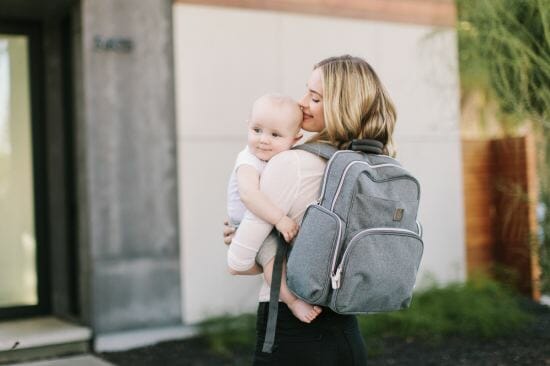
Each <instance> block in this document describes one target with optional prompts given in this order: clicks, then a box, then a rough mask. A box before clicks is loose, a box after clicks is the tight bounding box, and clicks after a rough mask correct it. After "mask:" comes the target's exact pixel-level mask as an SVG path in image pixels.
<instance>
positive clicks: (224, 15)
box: [173, 5, 281, 137]
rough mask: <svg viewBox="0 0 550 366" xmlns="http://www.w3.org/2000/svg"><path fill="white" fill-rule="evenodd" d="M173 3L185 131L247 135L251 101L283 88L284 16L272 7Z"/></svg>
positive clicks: (181, 131) (179, 97)
mask: <svg viewBox="0 0 550 366" xmlns="http://www.w3.org/2000/svg"><path fill="white" fill-rule="evenodd" d="M253 13H254V14H253V15H251V14H250V11H247V12H245V11H241V10H239V9H228V8H216V7H202V6H193V5H176V6H174V12H173V14H174V15H173V16H174V34H175V44H174V46H175V50H174V52H175V60H176V78H177V80H176V85H177V88H176V99H177V102H176V111H177V115H178V118H179V121H180V123H181V124H180V126H179V127H180V128H179V134H180V135H181V136H186V137H190V136H201V137H204V136H243V133H244V129H245V128H246V125H245V124H244V123H243V121H244V120H246V118H247V116H248V113H249V111H250V107H251V105H252V102H253V101H254V100H255V98H257V97H258V96H259V95H262V94H264V93H266V92H270V91H279V90H280V89H281V78H280V75H279V74H278V70H279V69H280V59H281V45H280V37H279V34H280V24H281V20H280V17H278V16H277V15H276V14H272V13H268V12H253Z"/></svg>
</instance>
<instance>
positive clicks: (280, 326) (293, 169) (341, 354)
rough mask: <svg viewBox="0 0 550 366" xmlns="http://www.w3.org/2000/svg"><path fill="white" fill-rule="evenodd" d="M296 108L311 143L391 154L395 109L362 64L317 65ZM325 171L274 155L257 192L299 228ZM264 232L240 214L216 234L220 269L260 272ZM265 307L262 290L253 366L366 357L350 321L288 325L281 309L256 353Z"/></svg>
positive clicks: (298, 157) (317, 162)
mask: <svg viewBox="0 0 550 366" xmlns="http://www.w3.org/2000/svg"><path fill="white" fill-rule="evenodd" d="M300 105H301V108H302V111H303V122H302V128H303V129H304V130H306V131H310V132H317V134H316V135H315V136H314V137H313V138H312V140H313V141H321V142H326V143H329V144H332V145H334V146H336V147H338V148H340V149H346V148H348V147H349V145H350V143H351V141H352V140H353V139H374V140H378V141H380V142H381V143H382V144H383V145H384V152H385V153H386V154H390V155H391V154H393V151H392V150H393V149H392V134H393V129H394V125H395V119H396V116H395V109H394V107H393V104H392V102H391V100H390V98H389V96H388V94H387V92H386V91H385V89H384V87H383V86H382V84H381V82H380V80H379V79H378V76H377V75H376V73H375V72H374V70H373V69H372V68H371V67H370V65H369V64H368V63H367V62H366V61H364V60H363V59H361V58H357V57H352V56H340V57H331V58H328V59H325V60H323V61H321V62H319V63H318V64H317V65H315V67H314V69H313V71H312V73H311V76H310V78H309V80H308V83H307V92H306V94H305V95H304V97H303V98H302V99H301V100H300ZM325 165H326V162H325V161H324V160H323V159H321V158H320V157H318V156H316V155H313V154H310V153H308V152H305V151H302V150H291V151H285V152H282V153H280V154H278V155H277V156H275V157H274V158H273V159H271V160H270V161H269V163H268V165H267V166H266V168H265V170H264V172H263V174H262V178H261V189H262V191H263V192H264V193H265V194H266V195H267V196H268V197H269V198H270V199H271V200H272V201H273V203H275V204H276V205H277V206H278V207H280V208H281V209H283V210H284V211H285V213H287V215H288V216H289V217H291V218H292V219H294V220H296V221H297V222H301V220H302V217H303V214H304V212H305V209H306V207H307V206H308V205H309V204H310V203H311V202H313V201H314V200H315V199H316V198H318V196H319V194H320V189H321V180H322V177H323V172H324V168H325ZM272 228H273V227H272V225H270V224H268V223H266V222H263V221H261V220H259V219H258V218H256V217H254V216H253V215H252V214H250V213H247V214H246V215H245V218H244V219H243V221H242V222H241V225H240V226H239V230H238V231H237V232H236V233H235V236H234V237H232V235H233V231H232V230H231V229H229V228H226V230H224V236H225V240H226V243H229V242H231V246H230V248H229V251H228V264H229V267H230V272H231V273H232V274H256V273H259V272H260V271H261V269H260V268H258V267H257V266H256V264H255V257H256V255H257V254H258V250H259V248H260V246H261V245H262V243H263V242H264V240H266V238H268V235H269V233H270V232H271V230H272ZM268 240H270V239H269V238H268ZM264 247H266V246H264ZM262 248H263V247H262ZM260 254H261V255H273V253H269V254H265V253H260ZM283 280H284V277H283ZM268 301H269V287H268V285H267V284H266V283H264V285H263V286H262V289H261V291H260V304H259V307H258V318H257V345H256V352H255V356H254V365H300V366H306V365H364V364H366V349H365V345H364V342H363V339H362V337H361V334H360V333H359V328H358V325H357V319H356V317H355V316H353V315H341V314H337V313H335V312H333V311H331V310H330V309H328V308H323V309H322V312H321V314H320V315H319V316H318V317H317V318H316V319H315V320H314V321H313V322H312V323H311V324H306V323H302V322H300V321H299V320H298V319H296V318H295V317H294V316H293V315H292V313H291V312H290V310H289V309H288V307H287V306H286V305H285V304H283V303H280V304H279V313H278V318H277V331H276V338H275V347H274V351H273V353H271V354H268V353H263V352H262V344H263V341H264V339H263V337H264V334H265V328H266V322H267V315H268V314H267V313H268V304H269V303H268Z"/></svg>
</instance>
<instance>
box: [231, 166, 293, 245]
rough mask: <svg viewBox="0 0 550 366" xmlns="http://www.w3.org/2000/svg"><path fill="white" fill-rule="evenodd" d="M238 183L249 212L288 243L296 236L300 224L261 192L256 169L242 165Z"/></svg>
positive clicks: (238, 172) (240, 193)
mask: <svg viewBox="0 0 550 366" xmlns="http://www.w3.org/2000/svg"><path fill="white" fill-rule="evenodd" d="M237 183H238V186H239V195H240V198H241V201H242V202H243V204H244V205H245V206H246V208H247V209H248V210H249V211H251V212H252V213H253V214H254V215H256V216H258V217H259V218H261V219H262V220H264V221H266V222H268V223H270V224H271V225H274V226H275V227H276V228H277V230H279V231H280V232H281V234H283V236H284V238H285V240H286V241H287V242H289V241H291V240H292V239H293V238H294V237H295V236H296V234H297V233H298V224H296V222H295V221H294V220H292V219H291V218H289V217H288V216H286V215H285V214H284V212H283V210H281V209H280V208H279V207H277V206H275V205H274V204H273V203H272V202H271V201H270V200H269V198H268V197H267V196H266V195H265V194H264V193H262V192H261V191H260V174H259V173H258V171H257V170H256V169H254V168H253V167H252V166H250V165H241V166H240V167H239V168H238V169H237Z"/></svg>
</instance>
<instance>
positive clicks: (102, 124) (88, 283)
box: [0, 0, 550, 362]
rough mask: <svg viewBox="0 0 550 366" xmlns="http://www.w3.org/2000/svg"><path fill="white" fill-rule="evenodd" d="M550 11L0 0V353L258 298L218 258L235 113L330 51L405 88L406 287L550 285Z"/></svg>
mask: <svg viewBox="0 0 550 366" xmlns="http://www.w3.org/2000/svg"><path fill="white" fill-rule="evenodd" d="M549 19H550V4H549V3H548V1H537V0H530V1H511V0H498V1H488V0H481V1H475V0H457V1H452V0H364V1H363V0H349V1H337V0H329V1H327V0H286V1H282V0H264V1H258V0H51V1H48V2H42V1H35V0H1V1H0V362H2V360H12V359H17V358H21V357H23V358H28V357H27V356H25V353H24V352H23V351H26V352H27V353H28V352H32V351H31V350H32V349H36V348H39V347H46V348H48V349H49V350H50V351H51V352H52V353H55V354H59V353H64V352H65V353H67V352H68V350H69V351H70V352H85V351H90V350H92V351H94V350H95V351H104V350H118V349H127V348H131V347H135V346H140V345H145V344H150V343H154V342H157V341H159V340H166V339H173V338H177V337H182V336H186V335H189V334H194V332H195V330H194V329H195V328H194V327H193V325H196V324H198V323H200V322H202V321H205V320H207V319H211V318H213V317H218V316H221V315H223V316H228V315H240V314H245V313H250V312H253V311H254V309H255V306H256V303H257V294H258V290H259V285H260V278H259V277H231V276H229V275H228V273H227V270H226V247H225V245H223V242H222V236H221V229H222V222H223V221H224V219H225V216H226V213H225V207H226V204H225V202H226V201H225V200H226V198H225V190H226V184H227V180H228V178H229V174H230V171H231V168H232V166H233V162H234V158H235V156H236V154H237V153H238V152H239V151H240V150H241V149H242V147H243V146H244V144H245V143H246V130H245V129H246V123H245V120H246V119H247V117H248V112H249V110H250V106H251V104H252V102H253V101H254V100H255V99H256V98H257V97H258V96H260V95H262V94H264V93H267V92H279V93H283V94H288V95H290V96H292V97H294V98H296V99H298V98H300V97H301V96H302V95H303V93H304V92H305V83H306V81H307V79H308V78H309V74H310V72H311V70H312V66H313V65H314V64H315V63H316V62H318V61H320V60H321V59H323V58H325V57H329V56H334V55H341V54H352V55H355V56H360V57H364V58H365V59H366V60H367V61H368V62H369V63H370V64H371V65H372V66H373V67H374V69H375V70H376V71H377V73H378V75H379V76H380V78H381V80H382V82H383V83H384V84H385V86H386V88H387V89H388V91H389V94H390V95H391V97H392V98H393V100H394V102H395V104H396V107H397V112H398V123H397V130H396V134H395V139H396V145H397V158H398V160H400V161H401V162H402V164H403V165H404V166H405V167H406V168H407V169H408V170H410V171H411V172H412V173H413V174H414V175H415V176H417V177H418V179H419V181H420V182H421V185H422V198H421V208H420V214H419V215H420V217H419V219H420V221H421V222H422V224H423V227H424V245H425V250H424V257H423V260H422V265H421V268H420V273H419V280H418V289H419V290H420V291H422V290H426V289H430V288H433V287H434V286H435V287H444V286H447V285H452V284H457V283H459V284H460V283H465V282H466V281H467V280H468V279H472V278H476V277H478V276H483V277H487V278H491V279H493V280H496V281H497V282H499V283H502V284H505V285H506V286H508V287H510V288H512V289H514V291H516V292H517V293H519V294H521V295H522V296H523V297H525V298H528V299H531V300H533V301H537V302H538V301H543V302H544V301H548V295H549V294H550V211H549V207H550V186H549V180H548V177H549V172H548V166H549V163H550V145H549V143H548V142H549V141H550V119H549V116H548V111H549V103H550V46H549V42H550V41H549V35H550V20H549ZM545 294H546V295H545ZM2 327H4V328H2ZM2 329H4V331H2ZM25 337H27V338H25ZM16 342H18V346H14V344H15V343H16ZM14 347H15V348H16V349H15V348H14ZM17 352H20V353H17ZM22 355H23V356H22Z"/></svg>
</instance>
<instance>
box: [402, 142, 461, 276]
mask: <svg viewBox="0 0 550 366" xmlns="http://www.w3.org/2000/svg"><path fill="white" fill-rule="evenodd" d="M397 143H398V145H399V155H398V159H399V161H400V162H401V163H402V164H403V166H404V167H405V168H407V169H409V170H410V171H412V172H414V174H415V176H416V178H417V179H418V180H419V181H420V184H421V193H420V194H421V197H420V210H419V220H420V222H421V224H422V226H423V228H424V237H423V240H424V256H423V258H422V264H421V267H420V273H419V278H420V281H419V285H420V286H422V285H427V284H429V283H430V281H428V279H434V278H435V279H436V280H437V281H438V282H440V283H446V282H451V281H462V280H464V279H465V277H466V249H465V246H464V242H465V236H464V235H465V233H464V214H463V211H464V207H463V206H464V203H463V199H462V197H463V194H462V191H463V185H462V176H461V175H459V174H457V167H458V168H460V167H461V166H462V165H461V164H462V155H461V150H460V140H459V138H458V137H452V136H449V137H446V138H436V139H435V138H426V137H424V138H422V139H421V140H420V139H415V138H406V137H402V138H398V140H397Z"/></svg>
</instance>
